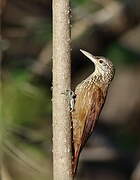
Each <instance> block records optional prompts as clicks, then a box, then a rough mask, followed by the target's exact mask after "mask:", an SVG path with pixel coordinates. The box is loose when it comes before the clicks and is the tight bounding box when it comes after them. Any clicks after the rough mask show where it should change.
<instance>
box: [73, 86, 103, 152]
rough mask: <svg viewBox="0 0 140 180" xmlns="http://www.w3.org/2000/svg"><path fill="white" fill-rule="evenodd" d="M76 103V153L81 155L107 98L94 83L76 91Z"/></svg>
mask: <svg viewBox="0 0 140 180" xmlns="http://www.w3.org/2000/svg"><path fill="white" fill-rule="evenodd" d="M75 94H76V102H75V108H74V111H73V113H72V120H73V141H74V151H75V153H76V154H77V153H78V154H79V153H80V150H81V148H82V147H83V146H84V145H85V143H86V140H87V139H88V137H89V136H90V135H91V133H92V131H93V127H94V125H95V121H96V119H97V118H98V116H99V114H100V111H101V109H102V106H103V104H104V101H105V96H104V95H103V92H102V90H101V88H99V87H98V86H97V85H95V84H94V83H91V84H85V86H78V88H76V91H75Z"/></svg>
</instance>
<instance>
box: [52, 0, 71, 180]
mask: <svg viewBox="0 0 140 180" xmlns="http://www.w3.org/2000/svg"><path fill="white" fill-rule="evenodd" d="M70 73H71V64H70V7H69V0H53V177H54V180H72V173H71V172H72V167H71V119H70V112H69V100H68V97H67V95H66V90H69V89H70V84H71V81H70V79H71V78H70Z"/></svg>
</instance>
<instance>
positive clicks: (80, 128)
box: [72, 50, 114, 174]
mask: <svg viewBox="0 0 140 180" xmlns="http://www.w3.org/2000/svg"><path fill="white" fill-rule="evenodd" d="M81 52H82V53H83V54H84V55H85V56H87V57H88V58H89V59H90V60H91V61H92V62H93V63H94V65H95V71H94V72H93V73H92V74H91V75H90V76H89V77H88V78H87V79H85V80H84V81H82V82H81V83H80V84H79V85H78V86H77V87H76V90H75V95H76V99H75V106H74V111H73V112H72V123H73V150H74V153H73V174H75V172H76V168H77V164H78V159H79V155H80V152H81V150H82V148H83V146H84V145H85V143H86V141H87V139H88V137H89V136H90V135H91V133H92V131H93V128H94V126H95V123H96V120H97V118H98V117H99V114H100V112H101V110H102V107H103V105H104V102H105V99H106V95H107V90H108V87H109V84H110V82H111V81H112V79H113V76H114V67H113V64H112V63H111V61H109V60H107V59H105V58H104V57H96V56H93V55H91V54H90V53H88V52H86V51H83V50H81Z"/></svg>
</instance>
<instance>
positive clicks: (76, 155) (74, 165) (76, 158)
mask: <svg viewBox="0 0 140 180" xmlns="http://www.w3.org/2000/svg"><path fill="white" fill-rule="evenodd" d="M79 155H80V148H78V149H77V150H76V151H75V152H74V155H73V160H72V174H73V177H74V176H75V175H76V170H77V166H78V161H79Z"/></svg>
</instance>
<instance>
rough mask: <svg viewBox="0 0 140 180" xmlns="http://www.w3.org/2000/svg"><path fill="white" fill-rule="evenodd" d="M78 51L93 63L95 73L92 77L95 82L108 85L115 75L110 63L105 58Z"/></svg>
mask: <svg viewBox="0 0 140 180" xmlns="http://www.w3.org/2000/svg"><path fill="white" fill-rule="evenodd" d="M80 51H81V52H82V53H83V54H84V55H85V56H86V57H88V58H89V59H90V60H91V61H92V62H93V63H94V65H95V71H94V73H93V75H94V78H95V81H97V82H98V81H99V82H101V83H110V82H111V81H112V79H113V77H114V73H115V69H114V66H113V64H112V62H111V61H110V60H108V59H106V58H105V57H101V56H93V55H92V54H90V53H89V52H87V51H84V50H80Z"/></svg>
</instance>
